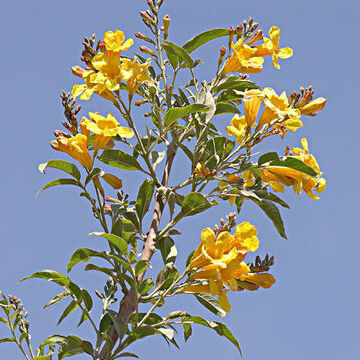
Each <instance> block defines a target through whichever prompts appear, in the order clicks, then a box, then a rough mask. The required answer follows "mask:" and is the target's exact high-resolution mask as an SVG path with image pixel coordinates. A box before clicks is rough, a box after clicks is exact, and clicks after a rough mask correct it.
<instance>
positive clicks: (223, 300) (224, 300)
mask: <svg viewBox="0 0 360 360" xmlns="http://www.w3.org/2000/svg"><path fill="white" fill-rule="evenodd" d="M219 305H220V307H221V308H222V309H223V310H224V311H226V312H227V313H228V312H229V311H230V310H231V304H230V302H229V299H228V297H227V295H226V292H225V291H222V292H221V293H220V294H219Z"/></svg>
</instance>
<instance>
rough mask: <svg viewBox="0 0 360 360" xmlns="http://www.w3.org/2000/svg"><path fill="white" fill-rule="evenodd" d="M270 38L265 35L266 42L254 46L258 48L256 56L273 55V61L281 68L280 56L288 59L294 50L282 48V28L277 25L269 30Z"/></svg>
mask: <svg viewBox="0 0 360 360" xmlns="http://www.w3.org/2000/svg"><path fill="white" fill-rule="evenodd" d="M269 37H270V39H268V38H266V37H264V38H263V40H264V43H263V44H261V45H257V46H254V48H255V49H256V53H255V54H256V56H269V55H271V56H272V61H273V64H274V66H275V67H276V68H277V69H280V65H279V58H280V59H287V58H289V57H291V56H292V55H293V50H292V49H291V48H289V47H286V48H282V49H280V45H279V41H280V29H279V28H278V27H277V26H272V27H271V29H270V30H269Z"/></svg>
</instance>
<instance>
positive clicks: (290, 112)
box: [258, 88, 303, 131]
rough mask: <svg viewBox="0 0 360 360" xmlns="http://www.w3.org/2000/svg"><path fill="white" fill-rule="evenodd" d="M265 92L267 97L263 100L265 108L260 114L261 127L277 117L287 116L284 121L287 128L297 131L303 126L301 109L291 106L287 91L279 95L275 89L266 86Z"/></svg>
mask: <svg viewBox="0 0 360 360" xmlns="http://www.w3.org/2000/svg"><path fill="white" fill-rule="evenodd" d="M263 93H264V95H265V99H264V100H263V102H264V107H265V109H264V111H263V113H262V114H261V116H260V119H259V125H258V126H259V127H260V126H263V125H265V124H268V123H270V122H271V121H273V120H275V119H277V118H279V119H284V118H287V120H285V121H284V123H285V125H286V128H287V130H290V131H296V130H297V129H298V128H299V127H302V126H303V124H302V122H301V120H300V117H301V113H300V110H298V109H294V108H292V107H291V106H290V104H289V100H288V98H287V96H286V93H285V91H284V92H283V93H282V94H281V95H280V96H278V95H277V94H276V93H275V91H274V90H273V89H271V88H265V89H264V90H263Z"/></svg>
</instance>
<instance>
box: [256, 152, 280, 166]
mask: <svg viewBox="0 0 360 360" xmlns="http://www.w3.org/2000/svg"><path fill="white" fill-rule="evenodd" d="M273 160H279V155H278V154H277V153H276V152H268V153H266V154H264V155H261V156H260V157H259V160H258V166H260V165H262V164H265V163H267V162H269V161H273Z"/></svg>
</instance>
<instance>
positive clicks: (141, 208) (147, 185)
mask: <svg viewBox="0 0 360 360" xmlns="http://www.w3.org/2000/svg"><path fill="white" fill-rule="evenodd" d="M154 187H155V184H154V181H153V180H149V179H145V181H144V182H143V183H142V185H141V186H140V189H139V193H138V196H137V199H136V204H135V209H136V212H137V214H138V217H139V219H140V221H141V220H142V219H143V217H144V216H145V214H146V212H147V211H148V210H149V207H150V204H151V200H152V197H153V194H154Z"/></svg>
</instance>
